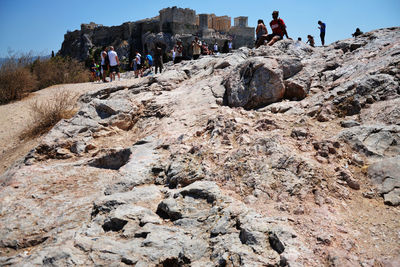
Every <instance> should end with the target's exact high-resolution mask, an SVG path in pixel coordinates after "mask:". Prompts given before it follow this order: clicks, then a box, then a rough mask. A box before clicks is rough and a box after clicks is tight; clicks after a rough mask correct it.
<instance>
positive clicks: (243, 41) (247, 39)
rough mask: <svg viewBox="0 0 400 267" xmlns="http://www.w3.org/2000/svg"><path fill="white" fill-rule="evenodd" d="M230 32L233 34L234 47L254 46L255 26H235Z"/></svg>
mask: <svg viewBox="0 0 400 267" xmlns="http://www.w3.org/2000/svg"><path fill="white" fill-rule="evenodd" d="M228 33H229V35H230V36H232V43H233V47H234V48H239V47H242V46H247V47H253V46H254V42H255V38H254V27H236V26H233V27H231V28H230V29H229V32H228Z"/></svg>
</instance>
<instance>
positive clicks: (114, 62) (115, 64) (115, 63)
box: [108, 46, 121, 82]
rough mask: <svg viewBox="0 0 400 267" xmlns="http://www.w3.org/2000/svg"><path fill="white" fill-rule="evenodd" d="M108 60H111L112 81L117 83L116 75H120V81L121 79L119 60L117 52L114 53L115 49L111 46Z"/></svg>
mask: <svg viewBox="0 0 400 267" xmlns="http://www.w3.org/2000/svg"><path fill="white" fill-rule="evenodd" d="M108 59H109V60H110V81H111V82H112V81H115V73H116V74H117V75H118V80H120V79H121V76H120V74H119V59H118V55H117V52H115V51H114V47H113V46H110V51H108Z"/></svg>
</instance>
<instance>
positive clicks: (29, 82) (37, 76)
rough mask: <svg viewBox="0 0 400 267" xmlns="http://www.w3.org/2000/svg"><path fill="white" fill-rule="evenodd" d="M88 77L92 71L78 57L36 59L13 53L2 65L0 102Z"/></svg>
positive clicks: (84, 79) (7, 101) (0, 70)
mask: <svg viewBox="0 0 400 267" xmlns="http://www.w3.org/2000/svg"><path fill="white" fill-rule="evenodd" d="M89 80H90V71H89V70H88V69H87V68H85V65H84V63H82V62H78V61H77V60H75V59H71V58H63V57H60V56H55V57H52V58H50V59H41V58H37V59H36V60H33V57H32V56H31V55H30V54H26V55H22V56H19V57H17V56H16V55H13V54H11V55H9V57H8V59H7V60H6V61H5V62H4V63H3V64H2V65H1V67H0V104H6V103H9V102H11V101H14V100H18V99H21V98H22V97H24V96H25V95H27V94H29V93H30V92H33V91H36V90H39V89H43V88H45V87H48V86H51V85H55V84H62V83H79V82H88V81H89Z"/></svg>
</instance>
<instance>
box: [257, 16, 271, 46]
mask: <svg viewBox="0 0 400 267" xmlns="http://www.w3.org/2000/svg"><path fill="white" fill-rule="evenodd" d="M267 37H268V30H267V27H266V26H265V24H264V21H263V20H262V19H259V20H258V22H257V29H256V48H259V47H260V46H261V45H263V44H264V42H265V40H267Z"/></svg>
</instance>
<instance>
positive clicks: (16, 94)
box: [0, 57, 37, 104]
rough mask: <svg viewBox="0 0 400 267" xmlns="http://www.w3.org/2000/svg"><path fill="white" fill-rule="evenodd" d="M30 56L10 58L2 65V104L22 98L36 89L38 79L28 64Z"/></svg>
mask: <svg viewBox="0 0 400 267" xmlns="http://www.w3.org/2000/svg"><path fill="white" fill-rule="evenodd" d="M27 61H28V58H27V57H21V58H20V59H19V60H17V59H15V58H14V57H10V58H8V59H7V60H6V61H5V62H4V63H3V64H2V65H1V67H0V104H5V103H8V102H10V101H13V100H18V99H21V98H22V97H23V96H24V95H25V94H27V93H29V92H31V91H34V90H36V88H37V80H36V77H35V76H34V75H33V74H32V73H31V71H30V69H29V66H28V63H27Z"/></svg>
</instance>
